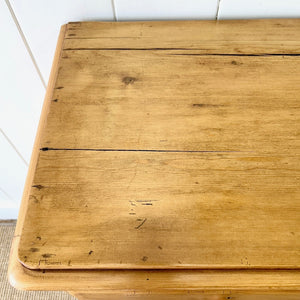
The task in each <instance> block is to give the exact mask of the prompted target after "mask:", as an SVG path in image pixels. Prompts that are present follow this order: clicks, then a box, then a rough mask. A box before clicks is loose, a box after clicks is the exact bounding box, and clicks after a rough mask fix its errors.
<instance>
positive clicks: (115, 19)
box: [111, 0, 118, 22]
mask: <svg viewBox="0 0 300 300" xmlns="http://www.w3.org/2000/svg"><path fill="white" fill-rule="evenodd" d="M111 6H112V9H113V15H114V21H115V22H117V21H118V18H117V11H116V4H115V0H111Z"/></svg>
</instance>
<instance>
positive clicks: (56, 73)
mask: <svg viewBox="0 0 300 300" xmlns="http://www.w3.org/2000/svg"><path fill="white" fill-rule="evenodd" d="M299 26H300V20H298V19H294V20H252V21H247V20H244V21H220V22H214V21H184V22H183V21H177V22H131V23H130V22H129V23H127V22H124V23H109V22H107V23H101V22H75V23H69V24H68V25H66V26H64V27H63V28H62V32H61V35H60V39H59V42H58V48H57V53H56V57H55V60H54V64H53V69H52V75H51V79H50V82H49V85H48V89H47V95H46V99H45V103H44V108H43V113H42V117H41V122H40V127H39V131H38V136H37V139H36V144H35V147H34V152H33V156H32V161H31V166H30V171H29V175H28V178H27V182H26V186H25V191H24V197H23V202H22V208H21V212H20V217H19V220H18V226H17V229H16V237H15V241H14V244H13V250H12V258H11V264H10V273H11V274H12V275H11V276H12V277H14V278H15V277H18V276H19V278H24V271H22V272H21V271H20V270H21V269H22V268H26V270H27V271H26V272H27V273H26V272H25V273H26V274H27V280H28V276H29V277H30V274H41V273H40V272H41V270H43V272H46V273H42V274H43V276H46V277H45V278H46V281H47V280H48V283H49V278H48V277H47V276H52V277H51V278H52V279H51V280H54V281H55V279H54V277H55V276H54V274H56V276H57V277H56V278H59V276H62V274H68V276H67V277H68V278H69V279H70V278H76V276H83V277H80V278H81V279H82V281H81V282H78V283H77V284H78V286H79V287H80V286H81V288H82V289H83V286H84V283H83V282H88V281H89V280H90V282H91V283H90V284H91V285H92V286H94V288H95V289H100V287H101V284H99V285H97V284H96V283H95V282H94V279H93V276H94V277H95V278H98V277H99V276H102V275H101V274H105V275H103V276H109V274H110V275H111V276H112V277H114V279H111V281H110V283H111V287H109V284H108V285H107V286H106V289H110V288H111V289H113V286H114V284H113V283H112V282H113V280H118V279H117V278H118V276H125V277H126V276H129V277H128V278H131V280H132V278H133V277H132V276H134V278H135V279H136V280H138V281H139V280H144V277H145V276H146V277H147V278H148V277H149V274H151V276H153V279H154V278H156V277H155V276H157V279H159V278H162V277H164V279H163V280H164V282H165V283H166V286H167V289H168V290H169V289H171V290H172V288H173V291H175V290H177V288H178V287H176V284H175V285H174V282H173V283H172V284H171V285H172V287H171V286H170V282H171V281H172V280H171V279H170V278H173V277H174V276H179V277H180V278H181V279H182V278H184V279H183V281H182V282H181V284H182V286H185V285H186V287H185V288H184V289H183V291H187V290H189V288H188V286H189V287H190V288H191V286H192V285H194V284H196V282H198V284H199V281H198V280H199V276H200V277H201V276H204V277H205V278H210V276H211V278H212V279H211V280H212V281H211V283H208V282H206V283H205V284H207V285H208V286H209V285H210V284H212V285H215V290H219V289H222V288H223V291H224V290H226V291H227V292H228V291H231V290H239V289H240V290H247V288H248V289H249V286H251V288H250V290H255V289H256V288H257V290H261V291H266V290H268V289H270V288H272V289H275V290H276V289H278V290H279V291H289V292H292V291H293V292H295V291H299V288H300V282H299V277H300V276H299V267H300V264H299V263H300V251H299V250H300V239H299V228H300V218H299V215H300V203H299V200H300V191H299V179H300V172H299V157H300V151H299V149H300V140H299V129H300V127H299V124H300V122H299V95H300V84H299V83H300V56H299V55H300V31H299ZM18 264H19V265H18ZM17 270H18V271H17ZM97 270H99V271H97ZM121 270H122V271H121ZM61 272H63V273H61ZM64 272H65V273H64ZM97 272H106V273H97ZM120 272H121V273H120ZM20 274H23V275H20ZM47 274H51V275H47ZM59 274H61V275H59ZM112 274H114V275H112ZM120 274H122V275H120ZM130 274H131V275H130ZM156 274H157V275H156ZM162 274H163V275H162ZM170 274H173V275H170ZM180 274H181V275H180ZM251 274H252V275H253V277H251V276H252V275H251ZM38 276H40V275H38ZM38 276H37V277H38ZM160 276H162V277H160ZM193 276H196V277H193ZM227 276H228V278H229V279H228V280H229V281H231V285H230V283H229V282H228V281H227V282H226V280H227V279H226V278H227ZM235 276H236V278H239V282H234V281H235V280H234V279H233V278H234V277H235ZM277 276H279V277H280V278H281V280H282V281H281V282H280V283H278V279H276V278H277ZM179 277H178V278H179ZM47 278H48V279H47ZM83 278H85V279H83ZM216 278H218V280H219V283H218V284H216V281H217V280H216ZM221 278H222V279H221ZM251 278H252V279H253V280H254V281H255V283H253V282H252V283H251V280H252V279H251ZM254 278H256V279H254ZM51 280H50V282H51ZM128 280H129V279H127V281H126V282H127V283H128V282H131V281H130V280H129V281H128ZM148 280H149V278H148ZM170 280H171V281H170ZM207 280H208V281H209V279H207ZM21 281H22V280H21ZM25 281H26V280H25ZM79 281H80V280H79ZM28 282H31V283H28ZM55 282H56V281H55ZM55 282H53V281H52V283H51V284H52V287H54V286H55ZM153 282H155V280H154V281H153ZM258 282H261V284H262V285H263V286H264V287H262V286H260V284H258ZM27 284H28V285H26V283H25V282H24V280H23V283H21V284H20V285H21V286H22V287H24V286H25V287H28V286H31V287H33V286H34V283H33V281H32V280H28V281H27ZM51 284H50V283H49V285H50V286H51ZM68 284H69V285H68ZM119 284H120V282H119ZM130 284H131V283H130ZM130 284H129V288H128V289H129V290H132V289H135V290H136V289H138V288H137V287H136V286H135V284H133V283H132V286H130ZM146 284H147V283H146ZM205 284H204V285H205ZM264 284H265V285H264ZM66 285H68V286H65V288H66V289H67V290H69V291H74V290H76V288H75V287H76V285H74V283H73V287H74V288H72V284H71V283H66ZM121 285H122V284H121ZM196 285H197V284H196ZM241 286H243V288H241ZM102 288H103V286H102ZM123 288H124V287H123ZM152 288H153V289H154V290H155V289H157V285H156V284H155V283H154V285H153V286H152ZM193 288H194V289H196V290H197V287H195V286H194V287H193ZM58 289H59V287H58ZM120 289H121V287H120ZM141 289H142V288H141ZM147 289H149V287H148V288H147ZM160 289H163V288H160ZM211 289H212V286H210V287H209V288H208V290H211ZM144 290H145V288H144ZM204 290H205V288H204V287H203V286H202V287H201V285H200V286H199V287H198V292H199V291H204ZM177 292H178V290H177ZM222 299H223V298H222Z"/></svg>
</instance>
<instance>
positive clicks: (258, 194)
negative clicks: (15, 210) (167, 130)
mask: <svg viewBox="0 0 300 300" xmlns="http://www.w3.org/2000/svg"><path fill="white" fill-rule="evenodd" d="M298 165H299V155H289V156H286V155H280V154H277V155H276V156H267V155H265V156H262V155H258V154H250V153H249V154H237V153H233V154H231V153H152V152H136V151H135V152H125V151H121V152H119V151H117V152H111V151H108V152H102V151H45V152H42V153H41V154H40V158H39V162H38V165H37V169H36V175H35V178H34V181H33V185H32V189H31V192H30V196H29V204H28V208H27V215H26V219H25V223H24V229H23V233H22V236H21V241H20V248H19V258H20V260H21V261H22V262H23V263H24V265H25V266H27V267H29V268H48V269H51V268H54V269H55V268H60V269H63V268H68V269H70V268H71V269H72V268H74V269H78V268H82V269H84V268H89V269H91V268H93V269H97V268H101V269H103V268H150V269H156V268H166V269H168V268H184V269H185V268H223V269H224V268H231V269H232V268H247V269H248V268H267V269H268V268H298V267H299V261H300V256H299V251H298V249H299V246H300V242H299V239H298V234H299V230H298V229H299V220H300V219H299V213H300V206H299V204H300V203H299V201H298V200H299V180H300V176H299V175H300V172H299V168H298V167H297V166H298ZM283 212H284V213H283ZM75 220H76V221H75ZM54 224H55V226H54Z"/></svg>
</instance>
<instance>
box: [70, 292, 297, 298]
mask: <svg viewBox="0 0 300 300" xmlns="http://www.w3.org/2000/svg"><path fill="white" fill-rule="evenodd" d="M71 294H72V295H73V296H75V297H76V298H77V299H79V300H119V299H120V296H119V295H107V294H106V295H101V294H99V293H97V292H95V293H92V292H86V293H71ZM122 299H136V300H144V299H147V300H161V299H162V295H161V294H148V295H146V296H145V295H136V294H132V293H131V294H128V295H124V296H122ZM163 299H164V300H179V299H182V295H164V296H163ZM184 299H185V300H298V299H299V297H298V295H287V294H282V295H266V294H264V295H245V294H244V295H239V294H228V295H224V294H212V295H211V294H203V293H202V294H199V293H193V292H192V293H189V295H187V296H185V297H184Z"/></svg>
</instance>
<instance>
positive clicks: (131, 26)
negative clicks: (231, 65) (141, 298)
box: [64, 19, 300, 54]
mask: <svg viewBox="0 0 300 300" xmlns="http://www.w3.org/2000/svg"><path fill="white" fill-rule="evenodd" d="M197 23H198V24H197V25H195V24H196V23H195V21H177V22H176V21H173V22H164V21H155V22H149V21H148V22H120V23H114V22H105V23H101V22H75V23H69V24H68V30H67V35H66V41H65V44H64V49H98V50H99V49H165V48H169V49H174V48H176V49H198V50H199V51H201V53H210V54H212V53H214V54H265V53H267V54H270V53H271V54H284V53H286V54H299V53H300V32H299V26H300V19H290V20H287V19H273V20H226V21H217V22H216V21H201V22H199V21H198V22H197Z"/></svg>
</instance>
